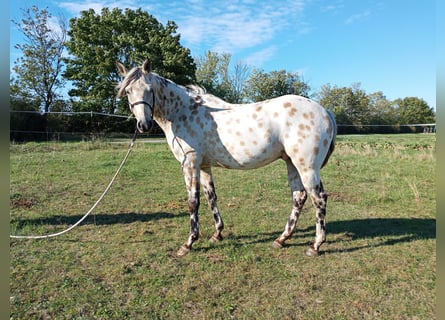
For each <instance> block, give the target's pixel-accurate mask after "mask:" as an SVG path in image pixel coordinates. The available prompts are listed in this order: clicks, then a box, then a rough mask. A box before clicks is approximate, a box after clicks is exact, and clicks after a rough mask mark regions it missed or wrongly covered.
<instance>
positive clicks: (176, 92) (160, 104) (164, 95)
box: [153, 80, 193, 134]
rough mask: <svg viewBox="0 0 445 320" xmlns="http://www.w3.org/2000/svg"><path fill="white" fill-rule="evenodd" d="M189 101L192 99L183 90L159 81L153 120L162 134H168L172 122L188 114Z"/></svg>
mask: <svg viewBox="0 0 445 320" xmlns="http://www.w3.org/2000/svg"><path fill="white" fill-rule="evenodd" d="M191 99H193V98H192V97H191V96H190V95H189V94H188V93H187V92H186V91H185V90H181V88H180V87H178V86H176V85H175V84H173V83H168V82H166V81H165V80H164V81H160V85H159V90H157V92H156V104H155V105H156V107H155V111H154V115H153V118H154V120H155V121H156V122H157V123H158V124H159V126H160V127H161V129H162V130H163V131H164V133H166V134H167V133H168V132H167V131H169V130H170V128H171V123H172V122H174V121H177V119H178V117H180V116H181V115H182V114H187V113H188V110H189V109H190V103H191Z"/></svg>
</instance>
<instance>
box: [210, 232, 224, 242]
mask: <svg viewBox="0 0 445 320" xmlns="http://www.w3.org/2000/svg"><path fill="white" fill-rule="evenodd" d="M222 240H223V236H222V235H221V234H216V233H215V234H213V236H212V237H211V238H210V239H209V241H210V242H220V241H222Z"/></svg>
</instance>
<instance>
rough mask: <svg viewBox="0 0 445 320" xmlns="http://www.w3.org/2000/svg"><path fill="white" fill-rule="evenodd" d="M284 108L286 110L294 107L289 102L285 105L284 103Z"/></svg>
mask: <svg viewBox="0 0 445 320" xmlns="http://www.w3.org/2000/svg"><path fill="white" fill-rule="evenodd" d="M284 107H285V108H290V107H292V103H290V102H289V101H288V102H285V103H284Z"/></svg>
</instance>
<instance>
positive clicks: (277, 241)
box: [272, 239, 283, 249]
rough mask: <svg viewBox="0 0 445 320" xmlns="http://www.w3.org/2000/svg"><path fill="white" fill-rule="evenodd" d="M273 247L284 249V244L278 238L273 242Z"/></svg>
mask: <svg viewBox="0 0 445 320" xmlns="http://www.w3.org/2000/svg"><path fill="white" fill-rule="evenodd" d="M272 247H273V248H275V249H282V248H283V244H282V243H281V242H280V241H279V240H278V239H277V240H275V241H274V242H273V243H272Z"/></svg>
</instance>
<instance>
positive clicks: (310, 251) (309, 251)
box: [306, 246, 320, 257]
mask: <svg viewBox="0 0 445 320" xmlns="http://www.w3.org/2000/svg"><path fill="white" fill-rule="evenodd" d="M306 255H307V256H309V257H317V256H319V255H320V253H319V252H318V250H315V249H314V248H312V246H311V247H310V248H309V249H307V251H306Z"/></svg>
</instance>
